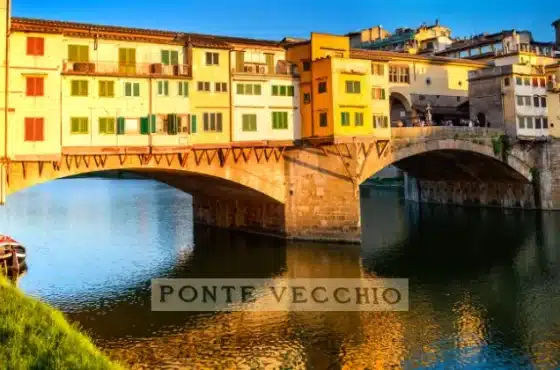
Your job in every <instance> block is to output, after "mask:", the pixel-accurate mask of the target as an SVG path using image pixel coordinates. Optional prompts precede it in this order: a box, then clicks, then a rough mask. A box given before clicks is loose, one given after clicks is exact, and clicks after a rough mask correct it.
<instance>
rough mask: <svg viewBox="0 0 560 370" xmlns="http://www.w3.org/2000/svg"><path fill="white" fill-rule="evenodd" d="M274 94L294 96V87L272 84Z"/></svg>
mask: <svg viewBox="0 0 560 370" xmlns="http://www.w3.org/2000/svg"><path fill="white" fill-rule="evenodd" d="M272 96H294V87H293V86H290V85H272Z"/></svg>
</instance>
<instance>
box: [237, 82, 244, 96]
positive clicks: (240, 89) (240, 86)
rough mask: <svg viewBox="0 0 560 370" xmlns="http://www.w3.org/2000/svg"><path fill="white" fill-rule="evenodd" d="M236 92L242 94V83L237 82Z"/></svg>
mask: <svg viewBox="0 0 560 370" xmlns="http://www.w3.org/2000/svg"><path fill="white" fill-rule="evenodd" d="M237 94H238V95H243V84H237Z"/></svg>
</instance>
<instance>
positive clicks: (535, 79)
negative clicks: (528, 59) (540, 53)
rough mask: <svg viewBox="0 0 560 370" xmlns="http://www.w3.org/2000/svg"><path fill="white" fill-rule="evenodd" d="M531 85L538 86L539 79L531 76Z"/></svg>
mask: <svg viewBox="0 0 560 370" xmlns="http://www.w3.org/2000/svg"><path fill="white" fill-rule="evenodd" d="M533 87H539V79H538V78H536V77H533Z"/></svg>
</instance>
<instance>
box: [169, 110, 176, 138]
mask: <svg viewBox="0 0 560 370" xmlns="http://www.w3.org/2000/svg"><path fill="white" fill-rule="evenodd" d="M167 133H168V134H169V135H177V115H176V114H168V115H167Z"/></svg>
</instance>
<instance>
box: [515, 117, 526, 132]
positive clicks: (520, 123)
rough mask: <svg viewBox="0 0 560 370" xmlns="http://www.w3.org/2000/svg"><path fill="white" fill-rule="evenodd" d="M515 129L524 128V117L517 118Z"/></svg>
mask: <svg viewBox="0 0 560 370" xmlns="http://www.w3.org/2000/svg"><path fill="white" fill-rule="evenodd" d="M517 127H518V128H520V129H524V128H525V117H522V116H518V117H517Z"/></svg>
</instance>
